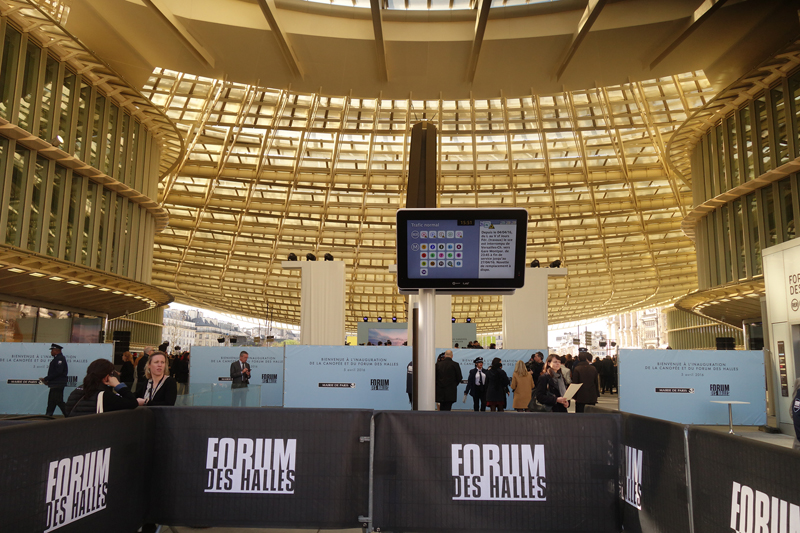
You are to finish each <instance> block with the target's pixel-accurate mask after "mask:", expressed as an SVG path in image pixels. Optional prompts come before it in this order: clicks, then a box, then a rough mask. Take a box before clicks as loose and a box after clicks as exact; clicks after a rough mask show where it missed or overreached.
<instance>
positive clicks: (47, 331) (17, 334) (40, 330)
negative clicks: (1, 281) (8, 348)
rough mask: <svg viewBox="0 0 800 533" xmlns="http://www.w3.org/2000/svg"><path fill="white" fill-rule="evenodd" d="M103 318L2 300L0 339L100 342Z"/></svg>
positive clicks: (4, 340) (9, 340)
mask: <svg viewBox="0 0 800 533" xmlns="http://www.w3.org/2000/svg"><path fill="white" fill-rule="evenodd" d="M103 321H104V319H103V318H100V317H96V316H90V315H84V314H81V313H71V312H69V311H59V310H56V309H47V308H44V307H36V306H31V305H25V304H20V303H13V302H4V301H0V342H98V340H99V335H100V331H101V330H102V329H103Z"/></svg>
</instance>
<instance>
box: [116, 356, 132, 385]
mask: <svg viewBox="0 0 800 533" xmlns="http://www.w3.org/2000/svg"><path fill="white" fill-rule="evenodd" d="M133 378H134V372H133V363H131V362H130V361H123V362H122V368H121V369H120V371H119V380H120V381H121V382H122V383H133Z"/></svg>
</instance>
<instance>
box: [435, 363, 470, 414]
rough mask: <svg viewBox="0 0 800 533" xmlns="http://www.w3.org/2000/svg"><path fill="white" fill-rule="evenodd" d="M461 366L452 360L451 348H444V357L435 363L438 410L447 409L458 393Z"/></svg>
mask: <svg viewBox="0 0 800 533" xmlns="http://www.w3.org/2000/svg"><path fill="white" fill-rule="evenodd" d="M462 379H463V378H462V376H461V366H460V365H459V364H458V363H456V362H455V361H453V350H445V352H444V358H443V359H442V360H441V361H439V362H438V363H436V402H437V403H438V404H439V410H440V411H449V410H450V408H451V407H452V406H453V404H454V403H455V401H456V396H457V395H458V384H459V383H461V380H462Z"/></svg>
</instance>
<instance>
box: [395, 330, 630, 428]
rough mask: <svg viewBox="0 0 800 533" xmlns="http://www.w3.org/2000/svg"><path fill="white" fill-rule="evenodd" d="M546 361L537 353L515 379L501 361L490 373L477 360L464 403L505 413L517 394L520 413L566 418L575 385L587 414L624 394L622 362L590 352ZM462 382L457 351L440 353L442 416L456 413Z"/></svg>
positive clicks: (578, 408)
mask: <svg viewBox="0 0 800 533" xmlns="http://www.w3.org/2000/svg"><path fill="white" fill-rule="evenodd" d="M470 344H472V343H470ZM543 358H544V354H542V352H536V353H534V354H532V355H531V358H530V360H529V361H528V362H527V363H526V362H523V361H517V362H516V364H515V365H514V370H513V372H512V374H511V377H509V376H508V374H507V373H506V371H505V370H503V363H502V361H501V359H500V358H499V357H495V358H493V359H492V362H491V365H490V366H489V367H488V368H486V369H485V368H484V360H483V358H482V357H478V358H476V359H475V360H474V361H473V364H474V365H475V367H474V368H473V369H472V370H470V372H469V375H468V376H467V379H466V389H465V391H464V399H463V401H464V403H466V401H467V397H468V396H471V397H472V404H473V410H474V411H486V409H487V408H488V409H489V410H490V411H492V412H502V411H504V410H505V409H506V408H507V406H508V403H507V399H508V397H510V396H511V392H512V391H513V392H514V400H513V404H512V409H514V411H518V412H525V411H546V412H554V413H566V412H568V408H569V407H570V405H571V401H570V399H568V398H567V397H566V396H567V389H568V388H569V386H570V385H571V384H573V383H575V384H580V385H581V387H580V388H579V389H578V390H577V391H576V392H575V393H574V396H573V397H572V400H574V402H575V412H576V413H583V412H584V409H585V407H586V405H595V404H597V398H598V397H599V396H600V395H601V394H605V393H606V392H608V393H610V394H614V393H615V392H614V391H615V390H618V388H617V362H616V357H611V356H606V357H605V358H603V359H600V358H597V359H594V357H593V356H592V354H591V353H589V352H588V351H580V352H579V354H578V357H577V358H573V357H572V355H566V356H559V355H556V354H550V355H549V356H548V357H547V360H546V361H545V360H543ZM462 380H463V377H462V373H461V367H460V365H459V364H458V363H456V362H454V361H453V351H452V350H446V351H445V352H443V353H442V354H439V358H438V360H437V362H436V403H437V404H438V409H439V410H440V411H450V410H451V409H452V405H453V403H455V401H456V395H457V388H458V385H459V384H460V383H462ZM409 398H410V395H409Z"/></svg>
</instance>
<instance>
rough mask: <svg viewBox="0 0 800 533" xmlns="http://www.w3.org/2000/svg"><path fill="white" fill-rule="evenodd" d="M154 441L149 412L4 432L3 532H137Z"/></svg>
mask: <svg viewBox="0 0 800 533" xmlns="http://www.w3.org/2000/svg"><path fill="white" fill-rule="evenodd" d="M152 440H153V413H152V412H150V411H149V410H147V409H137V410H135V411H127V412H118V413H109V414H105V415H102V416H84V417H80V418H75V419H70V420H58V421H50V422H38V423H30V424H24V425H16V426H10V427H4V428H0V443H2V448H0V495H1V497H0V517H2V526H0V529H2V531H4V532H9V533H11V532H20V533H22V532H25V533H31V532H34V531H36V532H49V531H58V532H59V533H70V532H74V533H85V532H87V531H91V532H97V533H104V532H108V533H127V532H135V531H136V530H137V529H138V528H139V526H141V525H142V521H143V518H144V511H145V508H146V501H145V494H146V493H147V491H146V489H147V485H148V484H149V482H150V481H151V480H150V478H149V474H150V473H151V472H152V471H151V470H149V469H148V468H147V466H148V465H149V464H151V459H152V456H151V447H150V446H148V445H147V443H149V442H151V441H152Z"/></svg>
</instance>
